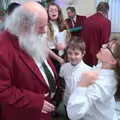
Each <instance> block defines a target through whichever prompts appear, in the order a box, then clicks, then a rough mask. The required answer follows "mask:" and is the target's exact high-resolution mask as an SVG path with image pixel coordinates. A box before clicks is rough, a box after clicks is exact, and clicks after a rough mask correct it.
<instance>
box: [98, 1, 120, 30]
mask: <svg viewBox="0 0 120 120" xmlns="http://www.w3.org/2000/svg"><path fill="white" fill-rule="evenodd" d="M100 1H106V2H108V3H109V6H110V10H109V14H108V18H109V19H110V20H111V24H112V32H120V0H96V5H97V4H98V3H99V2H100Z"/></svg>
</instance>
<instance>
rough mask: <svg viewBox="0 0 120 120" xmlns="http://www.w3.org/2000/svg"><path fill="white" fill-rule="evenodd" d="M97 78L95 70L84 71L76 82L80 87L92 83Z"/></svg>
mask: <svg viewBox="0 0 120 120" xmlns="http://www.w3.org/2000/svg"><path fill="white" fill-rule="evenodd" d="M97 78H98V73H97V72H96V71H92V70H91V71H87V72H84V73H83V74H82V76H81V78H80V81H79V82H78V84H77V85H78V86H80V87H88V86H89V85H91V84H94V83H95V81H96V80H97Z"/></svg>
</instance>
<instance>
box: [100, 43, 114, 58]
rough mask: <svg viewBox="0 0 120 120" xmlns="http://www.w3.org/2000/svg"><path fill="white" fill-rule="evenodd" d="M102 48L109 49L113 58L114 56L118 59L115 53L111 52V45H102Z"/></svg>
mask: <svg viewBox="0 0 120 120" xmlns="http://www.w3.org/2000/svg"><path fill="white" fill-rule="evenodd" d="M102 48H104V49H106V48H107V49H108V50H109V51H110V52H111V54H112V56H113V57H114V58H116V57H115V55H114V53H113V51H112V50H111V46H110V45H109V44H103V45H102Z"/></svg>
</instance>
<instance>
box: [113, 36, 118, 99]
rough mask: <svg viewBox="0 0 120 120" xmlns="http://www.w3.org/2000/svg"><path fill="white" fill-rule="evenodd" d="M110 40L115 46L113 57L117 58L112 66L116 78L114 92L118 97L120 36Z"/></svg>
mask: <svg viewBox="0 0 120 120" xmlns="http://www.w3.org/2000/svg"><path fill="white" fill-rule="evenodd" d="M112 41H113V42H114V43H115V47H114V49H113V53H114V57H115V59H116V60H117V64H116V67H115V68H114V70H115V74H116V79H117V91H116V94H115V97H116V98H119V99H120V53H119V50H120V38H119V37H114V38H112Z"/></svg>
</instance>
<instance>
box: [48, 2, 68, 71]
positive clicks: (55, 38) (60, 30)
mask: <svg viewBox="0 0 120 120" xmlns="http://www.w3.org/2000/svg"><path fill="white" fill-rule="evenodd" d="M48 17H49V21H48V36H49V37H48V39H49V40H48V46H49V48H50V50H51V51H50V55H51V58H52V61H53V63H54V65H55V66H56V69H57V72H59V69H60V66H61V64H63V63H64V59H63V58H62V57H61V56H63V54H64V49H65V48H66V44H67V41H68V40H69V35H68V33H67V31H66V25H65V23H64V19H63V14H62V11H61V9H60V7H59V6H58V5H57V4H55V3H50V4H49V5H48Z"/></svg>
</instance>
